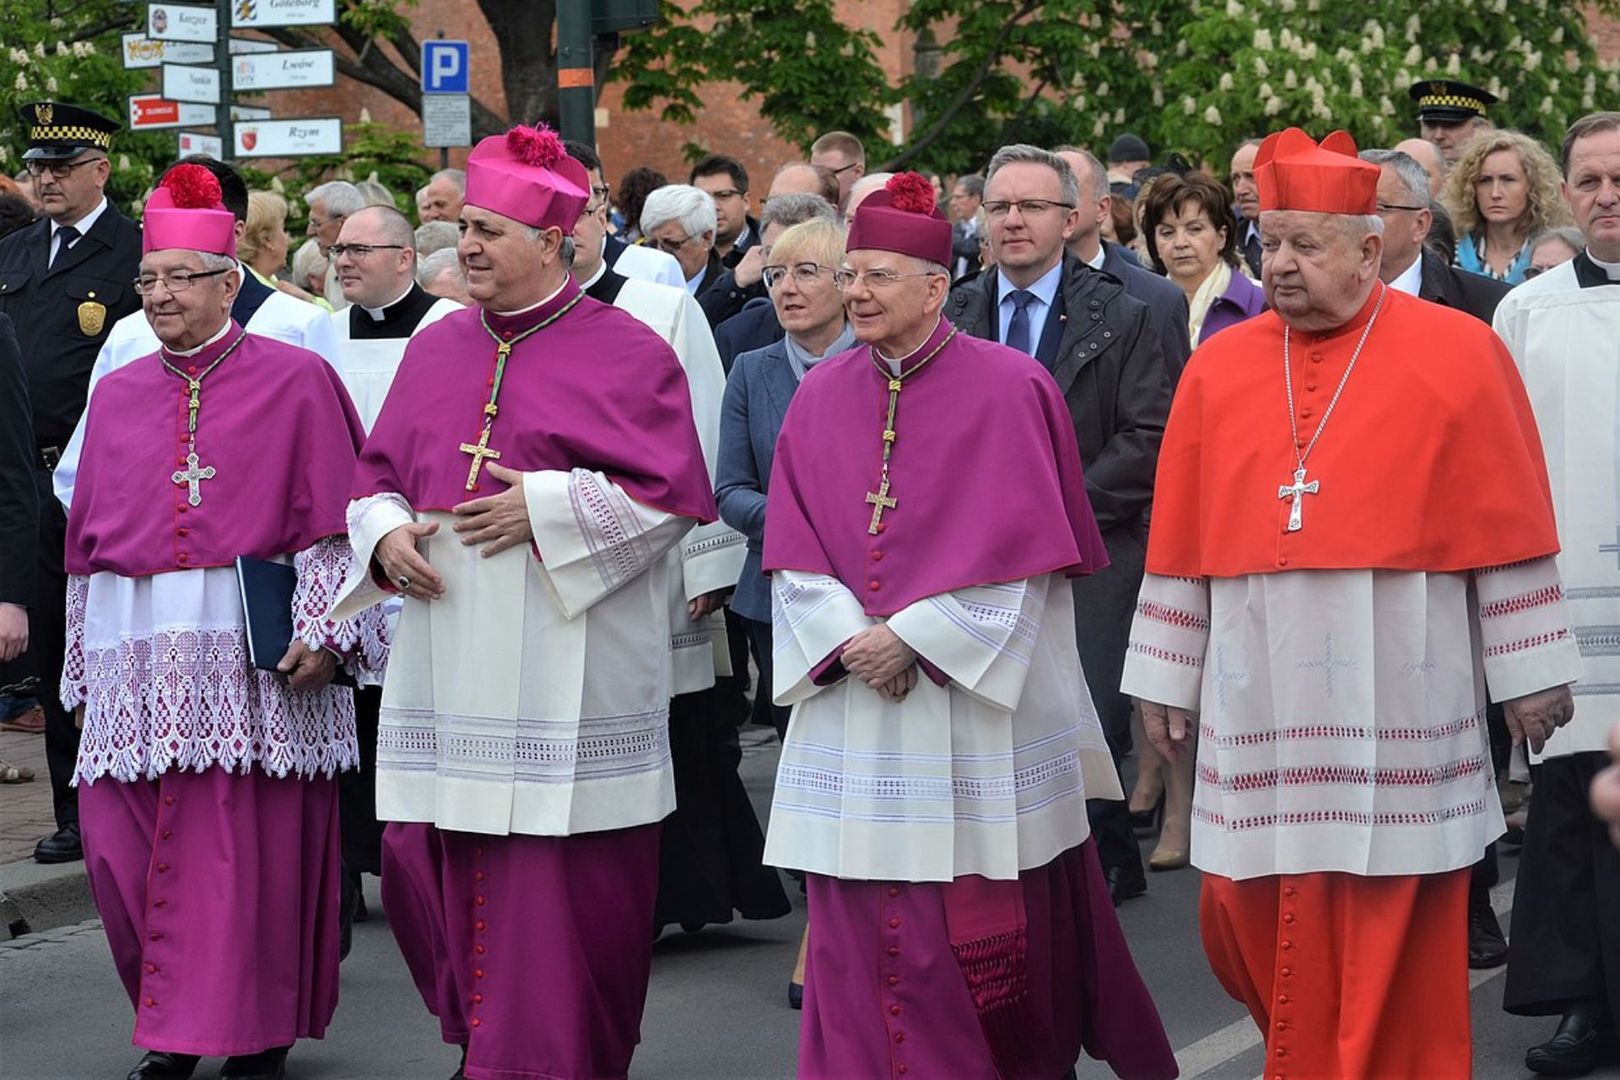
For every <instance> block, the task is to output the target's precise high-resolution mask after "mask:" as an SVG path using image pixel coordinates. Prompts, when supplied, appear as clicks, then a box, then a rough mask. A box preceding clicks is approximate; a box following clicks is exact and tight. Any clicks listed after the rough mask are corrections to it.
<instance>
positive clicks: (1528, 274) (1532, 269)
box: [1524, 266, 1552, 281]
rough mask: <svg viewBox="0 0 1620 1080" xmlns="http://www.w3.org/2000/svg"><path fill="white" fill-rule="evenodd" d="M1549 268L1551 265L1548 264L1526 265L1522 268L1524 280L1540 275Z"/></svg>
mask: <svg viewBox="0 0 1620 1080" xmlns="http://www.w3.org/2000/svg"><path fill="white" fill-rule="evenodd" d="M1551 269H1552V267H1550V266H1548V267H1540V266H1527V267H1525V268H1524V280H1526V281H1529V280H1530V279H1531V278H1533V277H1540V276H1541V275H1542V274H1544V273H1546V272H1547V271H1548V270H1551Z"/></svg>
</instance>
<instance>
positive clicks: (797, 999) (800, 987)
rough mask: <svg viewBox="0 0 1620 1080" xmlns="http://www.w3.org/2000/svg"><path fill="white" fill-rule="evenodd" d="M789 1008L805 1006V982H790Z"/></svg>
mask: <svg viewBox="0 0 1620 1080" xmlns="http://www.w3.org/2000/svg"><path fill="white" fill-rule="evenodd" d="M788 1008H790V1009H802V1008H804V983H796V982H793V981H791V980H789V982H788Z"/></svg>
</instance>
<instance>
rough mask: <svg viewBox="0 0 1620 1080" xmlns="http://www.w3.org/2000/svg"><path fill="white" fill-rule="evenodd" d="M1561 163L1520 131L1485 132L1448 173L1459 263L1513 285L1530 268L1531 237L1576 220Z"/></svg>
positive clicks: (1447, 200)
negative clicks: (1561, 186) (1567, 199)
mask: <svg viewBox="0 0 1620 1080" xmlns="http://www.w3.org/2000/svg"><path fill="white" fill-rule="evenodd" d="M1559 179H1560V175H1559V169H1558V162H1556V161H1554V160H1553V158H1552V155H1551V154H1549V153H1547V151H1546V150H1544V149H1542V147H1541V144H1540V143H1538V142H1536V141H1535V140H1534V139H1532V138H1530V137H1529V136H1528V135H1523V134H1520V133H1519V132H1517V131H1482V132H1480V133H1479V134H1478V135H1475V136H1474V137H1473V138H1472V139H1471V140H1469V142H1468V145H1467V146H1466V147H1465V148H1464V149H1463V153H1462V157H1460V158H1458V159H1457V163H1456V164H1455V165H1453V166H1452V167H1451V172H1450V173H1449V174H1448V175H1447V177H1446V186H1445V189H1444V190H1443V191H1442V192H1441V193H1440V201H1441V202H1442V203H1444V204H1445V207H1446V209H1447V210H1449V211H1450V212H1451V218H1452V222H1453V223H1454V224H1455V226H1456V230H1457V265H1458V266H1459V267H1461V268H1462V269H1464V270H1468V271H1471V272H1472V273H1475V274H1484V275H1485V276H1487V277H1492V278H1495V279H1497V280H1498V281H1505V282H1507V283H1508V284H1510V285H1517V284H1518V283H1519V282H1521V281H1523V280H1524V277H1525V274H1524V272H1525V270H1526V269H1528V268H1529V266H1530V243H1529V241H1530V238H1531V237H1532V236H1534V235H1535V234H1536V233H1539V232H1542V231H1543V230H1546V229H1552V228H1557V227H1558V226H1561V225H1568V224H1570V223H1571V222H1572V220H1573V219H1572V218H1571V217H1570V213H1569V207H1568V205H1567V204H1566V203H1565V202H1564V196H1563V193H1562V192H1561V191H1560V189H1559Z"/></svg>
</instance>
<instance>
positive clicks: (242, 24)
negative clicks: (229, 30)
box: [222, 0, 337, 30]
mask: <svg viewBox="0 0 1620 1080" xmlns="http://www.w3.org/2000/svg"><path fill="white" fill-rule="evenodd" d="M222 2H225V3H229V4H230V8H231V25H232V26H234V27H236V28H237V29H238V30H240V29H244V28H246V27H254V26H321V25H325V24H329V23H335V22H337V3H336V0H222Z"/></svg>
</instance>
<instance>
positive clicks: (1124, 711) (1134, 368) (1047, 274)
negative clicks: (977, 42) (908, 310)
mask: <svg viewBox="0 0 1620 1080" xmlns="http://www.w3.org/2000/svg"><path fill="white" fill-rule="evenodd" d="M1079 188H1080V183H1079V180H1078V178H1077V177H1076V176H1075V174H1074V171H1073V170H1072V169H1070V168H1069V166H1068V163H1067V162H1065V161H1064V160H1063V159H1062V158H1060V157H1058V156H1057V155H1056V154H1053V153H1051V152H1050V151H1047V150H1042V149H1039V148H1038V147H1034V146H1004V147H1002V148H1001V149H1000V150H998V151H997V152H996V155H995V157H993V158H992V159H991V161H990V168H989V171H988V173H987V176H986V179H985V199H984V210H985V215H986V218H987V219H988V222H989V230H990V248H991V252H992V254H994V256H995V260H996V263H997V269H995V270H992V271H989V272H987V273H984V274H981V275H980V276H979V277H977V278H975V279H974V280H973V281H970V282H967V283H964V284H962V285H960V286H958V287H957V288H956V289H954V290H952V292H951V297H950V299H949V300H948V301H947V302H946V305H945V316H946V318H948V319H950V321H951V322H952V323H953V324H954V325H955V326H956V327H957V328H958V329H959V330H961V331H962V332H964V333H968V334H972V335H974V336H975V337H982V338H988V339H990V340H992V341H1000V342H1001V343H1002V344H1004V345H1009V346H1011V347H1013V348H1018V349H1022V350H1023V351H1024V352H1027V353H1029V354H1030V355H1031V356H1033V357H1035V359H1037V360H1038V361H1040V362H1041V364H1042V365H1043V366H1044V367H1045V368H1046V369H1047V370H1048V371H1050V372H1051V373H1052V376H1053V378H1054V379H1056V380H1057V384H1058V388H1059V389H1060V390H1062V392H1063V396H1064V399H1065V401H1067V402H1068V406H1069V414H1070V416H1071V417H1072V418H1073V420H1074V428H1075V435H1076V436H1077V437H1078V439H1079V442H1080V459H1081V462H1082V464H1083V465H1084V466H1085V473H1086V491H1087V494H1088V495H1089V496H1090V498H1091V508H1092V511H1093V513H1095V514H1096V516H1097V524H1098V525H1099V526H1100V527H1101V529H1102V534H1103V540H1104V542H1105V543H1106V544H1107V545H1108V557H1109V560H1110V565H1109V567H1108V568H1107V569H1106V570H1104V571H1103V572H1101V573H1099V574H1093V575H1091V576H1090V577H1084V578H1077V579H1075V584H1074V590H1075V592H1074V596H1075V622H1076V627H1075V629H1076V633H1077V636H1078V638H1079V646H1080V662H1081V666H1082V668H1083V669H1084V671H1085V674H1086V682H1087V684H1088V685H1089V687H1090V689H1091V696H1092V700H1093V702H1095V704H1096V706H1097V712H1098V715H1099V716H1100V718H1101V720H1102V725H1103V731H1104V733H1105V734H1106V735H1107V737H1108V743H1109V748H1110V749H1111V750H1112V751H1113V753H1114V759H1115V763H1116V765H1117V764H1118V762H1119V760H1120V758H1121V757H1123V756H1124V754H1125V752H1126V751H1127V750H1128V749H1129V747H1130V716H1131V706H1130V701H1129V699H1127V698H1126V697H1125V696H1124V695H1122V694H1121V693H1120V692H1119V682H1120V672H1121V669H1122V668H1123V666H1124V661H1125V648H1126V645H1127V644H1128V640H1127V636H1128V633H1129V630H1130V623H1131V616H1132V613H1133V612H1134V610H1135V607H1136V594H1137V590H1138V589H1139V588H1140V586H1141V583H1142V567H1143V561H1144V558H1145V555H1146V543H1147V520H1146V518H1147V511H1148V507H1149V505H1150V504H1151V502H1152V500H1153V474H1154V469H1155V467H1156V466H1157V463H1158V455H1159V440H1160V438H1161V437H1162V436H1163V434H1164V423H1165V418H1166V417H1167V415H1168V414H1169V411H1170V381H1169V378H1168V376H1167V374H1166V368H1165V361H1164V356H1163V354H1162V351H1161V346H1160V337H1159V334H1158V333H1157V331H1156V328H1155V327H1154V326H1153V317H1152V314H1151V312H1150V311H1149V310H1148V307H1147V305H1145V304H1143V303H1142V302H1141V301H1139V300H1135V299H1133V298H1132V297H1131V296H1130V295H1128V294H1127V293H1126V291H1125V287H1124V286H1123V285H1121V284H1120V283H1119V281H1117V280H1116V279H1114V278H1113V277H1111V276H1110V275H1108V274H1105V273H1103V272H1101V271H1098V270H1093V269H1091V268H1090V267H1089V266H1087V265H1085V264H1084V263H1082V262H1081V261H1080V260H1079V259H1077V258H1075V257H1074V256H1073V255H1072V254H1069V253H1068V252H1067V251H1066V250H1065V248H1064V238H1065V236H1067V235H1068V233H1069V232H1070V231H1071V230H1072V229H1073V228H1074V226H1075V224H1076V222H1075V217H1076V212H1077V211H1076V207H1077V205H1078V203H1079V199H1080V191H1079ZM1087 810H1088V816H1089V817H1090V818H1091V825H1092V831H1093V833H1094V834H1095V835H1096V837H1097V854H1098V858H1099V859H1100V860H1101V862H1102V864H1103V872H1104V875H1105V876H1106V877H1107V879H1108V886H1109V891H1110V892H1111V893H1112V895H1113V897H1114V902H1115V903H1119V902H1120V901H1122V900H1125V899H1128V898H1130V897H1132V896H1140V895H1141V894H1142V893H1143V892H1145V891H1146V890H1147V880H1146V875H1145V874H1143V872H1142V857H1141V853H1140V852H1139V851H1138V849H1137V845H1136V838H1135V836H1134V835H1133V834H1132V832H1131V825H1130V814H1129V811H1128V810H1127V809H1126V804H1125V803H1124V802H1113V801H1103V800H1093V801H1092V802H1091V803H1090V804H1089V805H1088V807H1087Z"/></svg>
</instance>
